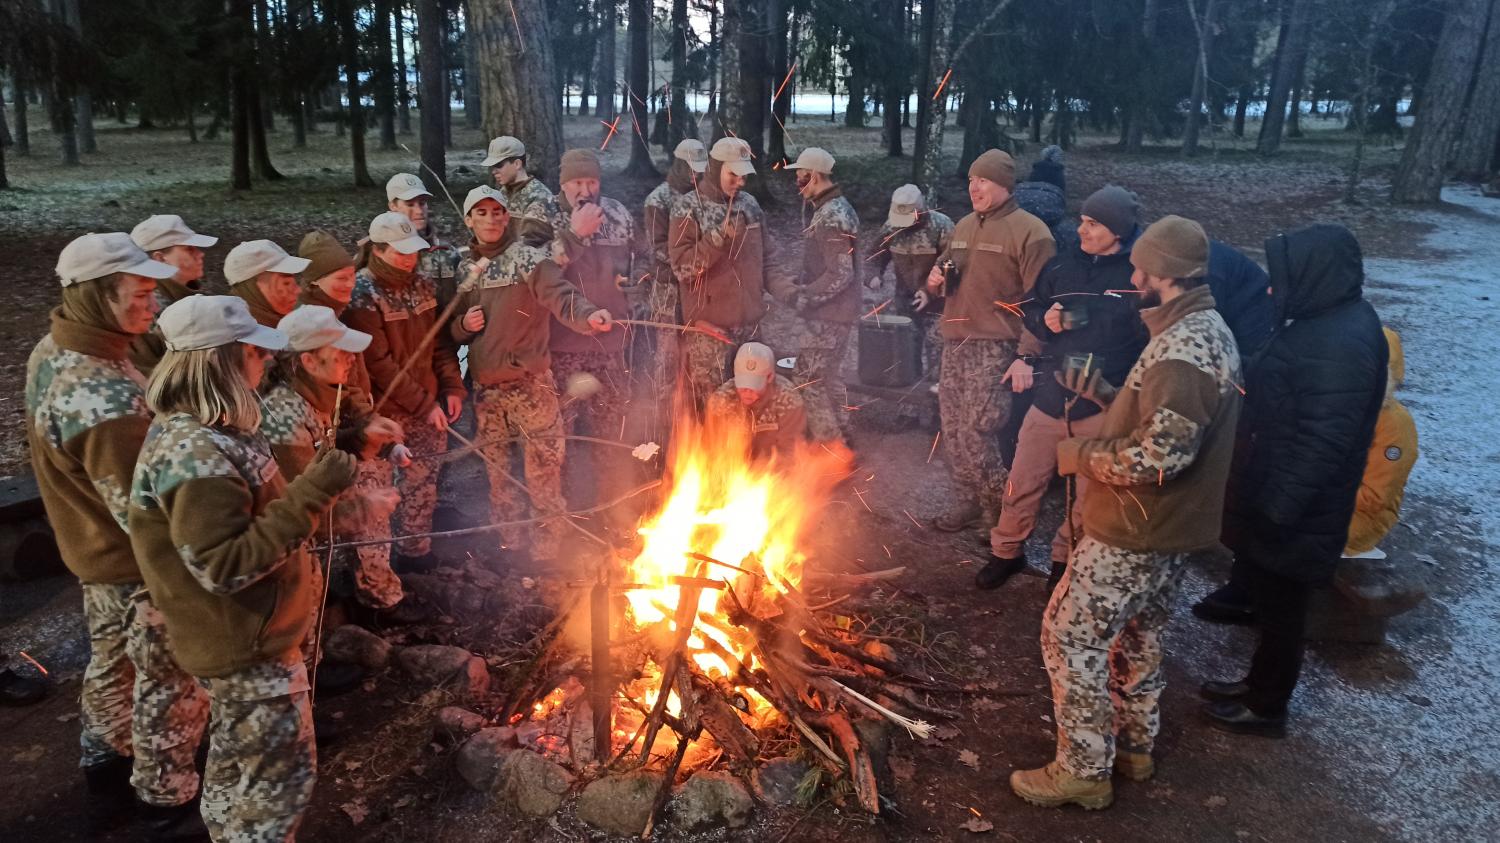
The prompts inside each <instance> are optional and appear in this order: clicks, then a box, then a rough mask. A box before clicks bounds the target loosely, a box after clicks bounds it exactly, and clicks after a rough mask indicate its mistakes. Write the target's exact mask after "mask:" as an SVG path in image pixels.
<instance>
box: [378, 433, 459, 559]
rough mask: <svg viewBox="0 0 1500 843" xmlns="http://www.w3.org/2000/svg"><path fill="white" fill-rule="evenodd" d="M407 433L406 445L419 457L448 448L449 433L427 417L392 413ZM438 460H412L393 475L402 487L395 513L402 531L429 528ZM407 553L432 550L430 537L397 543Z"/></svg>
mask: <svg viewBox="0 0 1500 843" xmlns="http://www.w3.org/2000/svg"><path fill="white" fill-rule="evenodd" d="M391 418H393V419H394V420H395V421H396V423H397V424H399V425H401V429H402V431H404V432H405V434H406V447H408V448H410V449H411V451H412V453H413V454H415V455H416V456H419V457H425V456H428V455H430V454H437V453H441V452H443V451H446V450H448V433H447V432H446V431H440V430H437V429H436V428H434V427H433V426H432V425H430V424H428V423H427V420H426V419H423V418H418V417H416V416H408V415H406V414H404V413H401V414H396V415H393V416H392V417H391ZM438 465H439V463H438V461H437V460H432V459H426V460H412V462H411V465H408V466H406V467H404V468H402V469H401V472H400V475H399V476H398V477H397V478H396V488H397V489H399V490H400V491H401V505H400V506H398V507H397V508H396V516H397V518H398V519H399V521H400V524H401V534H402V535H412V534H414V533H426V532H429V531H431V530H432V511H433V510H434V509H436V508H437V481H438ZM397 548H398V549H399V550H400V551H401V552H402V553H404V554H406V555H407V556H423V555H425V554H426V553H428V552H429V551H431V550H432V539H430V538H422V539H409V540H407V541H403V542H401V543H400V544H398V545H397Z"/></svg>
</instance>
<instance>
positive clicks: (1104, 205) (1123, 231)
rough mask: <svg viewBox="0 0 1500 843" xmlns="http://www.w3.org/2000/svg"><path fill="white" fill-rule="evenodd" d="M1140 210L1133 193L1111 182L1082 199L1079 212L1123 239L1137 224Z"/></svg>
mask: <svg viewBox="0 0 1500 843" xmlns="http://www.w3.org/2000/svg"><path fill="white" fill-rule="evenodd" d="M1140 210H1141V207H1140V204H1139V203H1138V202H1137V201H1136V196H1135V194H1134V193H1131V192H1130V191H1128V190H1126V189H1125V188H1123V187H1116V186H1115V185H1112V184H1111V185H1106V186H1104V187H1101V188H1099V189H1098V190H1096V191H1094V192H1093V194H1092V195H1090V196H1089V198H1087V199H1085V200H1083V208H1081V209H1080V213H1082V214H1083V215H1084V216H1086V217H1093V218H1094V219H1095V220H1097V221H1098V222H1099V224H1100V225H1102V226H1104V227H1105V228H1107V229H1109V230H1110V231H1111V232H1113V233H1114V235H1115V236H1116V237H1119V238H1120V239H1121V240H1124V239H1125V238H1127V237H1129V236H1130V234H1131V232H1133V231H1135V227H1136V225H1138V224H1139V222H1140Z"/></svg>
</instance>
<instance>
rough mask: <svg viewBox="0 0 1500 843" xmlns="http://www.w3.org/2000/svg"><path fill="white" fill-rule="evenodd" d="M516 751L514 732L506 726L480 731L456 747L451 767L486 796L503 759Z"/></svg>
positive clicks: (498, 772)
mask: <svg viewBox="0 0 1500 843" xmlns="http://www.w3.org/2000/svg"><path fill="white" fill-rule="evenodd" d="M475 716H478V715H475ZM515 751H516V730H514V729H512V728H510V727H509V726H495V727H492V728H489V729H480V730H479V731H478V732H475V733H474V736H473V737H471V738H469V739H468V740H467V741H464V745H463V746H461V747H459V748H458V754H457V756H456V757H455V758H454V760H453V766H454V767H455V769H457V770H458V775H459V777H460V778H462V779H463V780H464V781H465V782H466V783H468V785H469V787H472V788H474V789H475V790H477V791H480V792H482V793H485V792H488V791H489V790H490V789H492V788H493V787H494V786H495V779H496V778H497V777H498V776H499V774H500V768H501V767H502V766H503V765H504V764H505V759H506V758H507V757H508V756H510V754H511V753H513V752H515Z"/></svg>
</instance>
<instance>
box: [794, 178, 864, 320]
mask: <svg viewBox="0 0 1500 843" xmlns="http://www.w3.org/2000/svg"><path fill="white" fill-rule="evenodd" d="M813 208H814V210H813V216H812V222H811V223H809V224H808V226H807V228H806V229H805V230H804V232H803V238H802V277H801V278H800V279H799V283H797V284H785V285H780V286H779V288H778V289H776V290H774V291H773V292H774V293H776V295H777V298H779V299H781V300H782V301H785V302H787V303H788V304H789V305H791V307H792V309H793V310H795V311H797V312H798V313H799V314H801V315H802V317H803V318H804V319H807V320H810V321H815V322H816V321H821V322H845V323H850V322H854V321H856V320H858V319H859V310H860V308H859V305H860V286H859V270H860V258H859V253H858V252H859V249H858V247H859V215H858V214H856V213H855V212H854V206H853V205H851V204H849V200H848V199H845V198H844V195H843V191H841V190H840V189H839V188H838V187H837V186H834V187H831V188H829V189H828V190H826V191H824V192H823V193H822V194H820V195H819V196H818V197H817V198H815V199H813Z"/></svg>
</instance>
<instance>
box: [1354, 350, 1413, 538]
mask: <svg viewBox="0 0 1500 843" xmlns="http://www.w3.org/2000/svg"><path fill="white" fill-rule="evenodd" d="M1385 338H1386V341H1387V347H1388V348H1389V349H1390V362H1389V364H1388V365H1387V366H1386V372H1387V376H1386V387H1385V396H1386V397H1385V403H1384V404H1382V405H1380V418H1379V419H1377V420H1376V422H1375V438H1374V439H1373V440H1371V442H1370V453H1369V455H1368V456H1366V457H1365V474H1364V477H1363V478H1362V479H1361V480H1360V482H1359V494H1358V495H1357V496H1356V497H1355V499H1354V520H1353V521H1351V522H1350V523H1349V541H1348V543H1347V546H1346V547H1345V549H1344V555H1345V556H1348V555H1349V554H1351V553H1364V552H1366V551H1370V550H1374V549H1375V546H1376V545H1378V544H1380V540H1381V539H1383V538H1385V537H1386V534H1387V533H1389V532H1390V531H1391V528H1392V527H1395V526H1396V520H1397V519H1398V518H1399V517H1400V514H1401V499H1402V498H1403V497H1405V495H1406V479H1407V478H1408V477H1410V476H1411V469H1412V466H1414V465H1416V464H1417V424H1416V422H1415V421H1413V420H1412V417H1411V413H1409V412H1407V410H1406V407H1405V406H1403V405H1402V403H1401V402H1400V401H1397V400H1396V386H1397V385H1398V384H1400V383H1401V382H1402V381H1403V380H1405V378H1406V359H1405V355H1404V354H1403V353H1402V351H1401V337H1400V335H1399V334H1397V333H1396V332H1395V331H1393V330H1391V329H1390V328H1386V329H1385Z"/></svg>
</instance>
